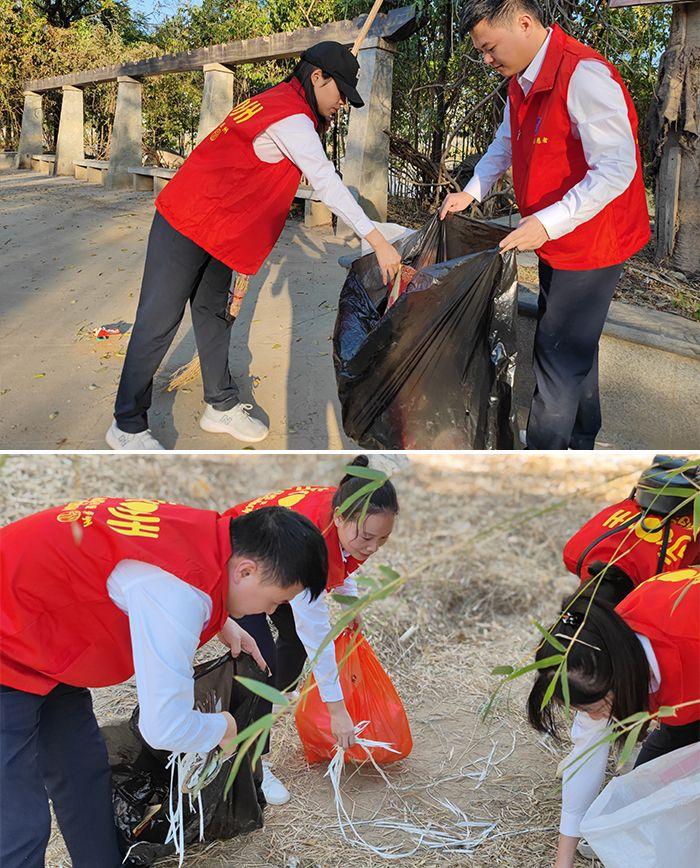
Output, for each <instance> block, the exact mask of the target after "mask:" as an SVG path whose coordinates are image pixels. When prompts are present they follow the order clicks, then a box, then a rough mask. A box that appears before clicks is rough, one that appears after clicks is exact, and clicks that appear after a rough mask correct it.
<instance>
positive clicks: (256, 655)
mask: <svg viewBox="0 0 700 868" xmlns="http://www.w3.org/2000/svg"><path fill="white" fill-rule="evenodd" d="M217 637H218V639H219V642H221V643H222V644H223V645H226V646H227V647H228V648H229V650H230V651H231V655H232V656H233V657H238V655H239V654H240V653H241V652H242V651H244V652H245V653H246V654H250V656H251V657H252V658H253V660H255V662H256V663H257V664H258V666H259V667H260V668H261V669H262V671H263V672H267V673H269V672H270V669H269V667H268V665H267V663H265V659H264V658H263V656H262V654H261V653H260V649H259V648H258V643H257V642H256V641H255V639H253V637H252V636H251V635H250V633H246V631H245V630H244V629H243V627H241V626H240V625H239V624H236V622H235V621H234V620H233V619H232V618H227V619H226V623H225V624H224V626H223V628H222V630H221V632H220V633H217Z"/></svg>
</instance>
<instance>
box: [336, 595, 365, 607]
mask: <svg viewBox="0 0 700 868" xmlns="http://www.w3.org/2000/svg"><path fill="white" fill-rule="evenodd" d="M332 597H333V599H334V600H335V601H336V602H338V603H340V605H341V606H354V605H355V603H357V601H358V600H359V599H360V598H359V597H351V596H350V594H336V593H335V592H334V593H333V594H332Z"/></svg>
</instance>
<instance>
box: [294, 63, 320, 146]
mask: <svg viewBox="0 0 700 868" xmlns="http://www.w3.org/2000/svg"><path fill="white" fill-rule="evenodd" d="M317 69H319V67H318V66H314V65H313V63H309V62H308V61H307V60H304V59H303V58H302V59H301V60H300V61H299V63H297V65H296V66H295V67H294V69H293V70H292V71H291V73H290V74H289V75H288V76H287V77H286V78H285V81H286V82H290V81H291V80H292V79H293V78H296V80H297V81H298V82H299V84H300V85H301V87H302V89H303V91H304V96H305V97H306V101H307V102H308V104H309V105H310V106H311V111H312V112H313V113H314V116H315V118H316V123H317V125H318V126H317V129H318V134H319V136H320V137H321V138H322V139H323V136H324V135H325V133H326V131H327V130H328V126H329V123H328V118H324V116H323V115H322V114H321V112H320V111H319V110H318V103H317V102H316V92H315V91H314V86H313V83H312V81H311V76H312V75H313V74H314V72H315V71H316V70H317ZM321 74H322V75H323V77H324V79H329V78H330V77H331V75H330V73H328V72H324V71H323V70H321Z"/></svg>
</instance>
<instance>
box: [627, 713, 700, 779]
mask: <svg viewBox="0 0 700 868" xmlns="http://www.w3.org/2000/svg"><path fill="white" fill-rule="evenodd" d="M697 741H700V720H694V721H693V722H692V723H686V724H685V725H683V726H669V725H668V724H667V723H663V722H660V726H659V729H655V730H654V731H653V732H650V733H649V735H648V736H647V737H646V738H645V739H644V742H643V743H642V749H641V750H640V751H639V756H638V757H637V761H636V762H635V764H634V767H635V768H637V766H641V765H642V764H643V763H648V762H649V761H650V760H653V759H656V758H657V757H659V756H663V755H664V754H666V753H670V752H671V751H672V750H678V748H679V747H687V746H688V745H689V744H695V742H697Z"/></svg>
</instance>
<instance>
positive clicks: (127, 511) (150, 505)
mask: <svg viewBox="0 0 700 868" xmlns="http://www.w3.org/2000/svg"><path fill="white" fill-rule="evenodd" d="M161 503H165V501H164V500H123V501H122V502H121V503H120V504H119V506H108V507H107V512H109V514H110V515H113V516H114V518H108V519H107V526H108V527H109V528H111V529H112V530H113V531H115V533H119V534H122V536H141V537H145V538H146V539H157V538H158V534H159V533H160V518H159V517H158V516H157V515H153V513H154V512H157V511H158V507H159V506H160V504H161Z"/></svg>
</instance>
